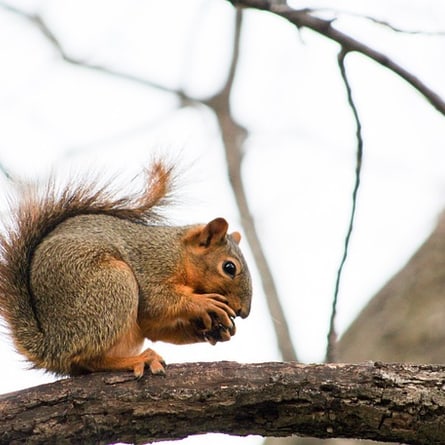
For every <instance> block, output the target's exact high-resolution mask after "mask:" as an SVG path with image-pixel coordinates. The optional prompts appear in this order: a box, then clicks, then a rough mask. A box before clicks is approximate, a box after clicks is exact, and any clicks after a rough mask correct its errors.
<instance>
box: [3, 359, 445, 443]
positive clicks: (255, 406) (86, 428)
mask: <svg viewBox="0 0 445 445" xmlns="http://www.w3.org/2000/svg"><path fill="white" fill-rule="evenodd" d="M444 381H445V366H434V365H402V364H382V363H371V362H369V363H367V364H361V365H345V364H329V365H301V364H297V363H293V362H292V363H262V364H244V365H240V364H237V363H233V362H220V363H195V364H183V365H172V366H170V367H169V368H168V375H167V377H166V378H162V377H159V376H150V375H147V376H144V377H143V378H141V379H140V380H135V379H134V377H133V376H132V375H131V374H129V373H121V374H113V373H102V374H93V375H88V376H82V377H77V378H73V379H67V380H61V381H59V382H56V383H52V384H49V385H42V386H39V387H35V388H31V389H27V390H24V391H20V392H16V393H12V394H7V395H4V396H1V398H0V412H1V416H0V443H2V444H3V443H5V444H6V443H8V444H12V443H19V442H26V443H27V444H40V443H45V444H48V443H57V444H61V443H113V442H130V443H141V442H149V441H157V440H162V439H178V438H183V437H186V436H188V435H191V434H198V433H205V432H222V433H228V434H235V435H248V434H258V435H275V436H289V435H291V434H301V435H305V436H307V435H308V436H316V437H320V438H327V437H356V438H368V439H375V440H386V441H391V442H403V443H408V444H419V445H420V444H425V445H426V444H429V445H431V444H439V443H445V391H444V388H443V383H444Z"/></svg>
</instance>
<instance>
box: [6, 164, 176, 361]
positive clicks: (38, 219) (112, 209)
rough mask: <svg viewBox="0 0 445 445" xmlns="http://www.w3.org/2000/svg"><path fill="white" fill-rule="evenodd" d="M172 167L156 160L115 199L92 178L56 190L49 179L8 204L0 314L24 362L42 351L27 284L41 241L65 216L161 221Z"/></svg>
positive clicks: (39, 356) (20, 192)
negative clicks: (137, 183)
mask: <svg viewBox="0 0 445 445" xmlns="http://www.w3.org/2000/svg"><path fill="white" fill-rule="evenodd" d="M172 182H173V169H172V167H170V166H167V165H166V164H165V163H164V162H161V161H157V162H154V163H153V164H152V166H151V167H150V169H149V170H147V171H146V184H145V187H144V190H143V191H142V192H140V193H139V194H135V195H132V196H128V197H124V198H118V197H116V194H115V193H114V191H113V189H112V187H111V185H110V186H102V187H98V186H97V185H96V184H95V181H90V182H88V181H85V182H84V183H81V184H68V185H67V186H65V187H64V188H63V189H61V190H59V189H58V188H57V186H56V185H55V181H50V182H49V183H48V185H47V186H46V188H45V189H44V190H42V191H38V190H37V189H35V188H32V187H23V188H21V189H20V190H18V192H17V197H18V200H17V203H13V205H11V209H10V213H11V222H10V223H9V224H6V227H5V228H4V230H3V232H2V233H1V235H0V315H1V316H2V317H3V319H4V320H5V321H6V323H7V327H8V328H9V330H10V333H11V336H12V338H13V341H14V344H15V346H16V348H17V350H18V351H19V352H21V353H22V354H24V355H25V356H26V357H27V358H28V359H29V360H30V361H32V362H34V363H37V364H39V362H41V361H42V354H44V352H45V350H46V349H47V345H46V344H45V338H44V335H43V332H42V326H41V325H40V322H39V319H38V317H37V316H36V301H35V298H34V295H33V292H32V290H31V286H30V265H31V262H32V259H33V255H34V252H35V250H36V248H37V246H38V245H39V244H40V243H41V242H42V240H43V239H44V238H45V237H46V236H47V235H48V234H49V233H50V232H52V231H53V230H54V229H55V228H56V227H57V226H59V225H60V224H61V223H62V222H64V221H65V220H67V219H69V218H71V217H75V216H78V215H94V214H97V215H109V216H113V217H116V218H120V219H123V220H126V221H132V222H137V223H143V224H147V223H150V224H153V223H158V222H160V221H162V217H161V215H160V212H159V209H160V208H161V207H162V206H163V205H164V204H166V203H167V201H168V198H169V194H170V191H171V188H172Z"/></svg>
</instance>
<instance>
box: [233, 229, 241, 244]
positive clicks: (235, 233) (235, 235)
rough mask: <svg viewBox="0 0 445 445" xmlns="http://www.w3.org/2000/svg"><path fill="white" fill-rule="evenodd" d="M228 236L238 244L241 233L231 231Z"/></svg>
mask: <svg viewBox="0 0 445 445" xmlns="http://www.w3.org/2000/svg"><path fill="white" fill-rule="evenodd" d="M230 236H231V237H232V239H233V241H235V243H236V244H239V243H240V241H241V233H239V232H232V233H231V234H230Z"/></svg>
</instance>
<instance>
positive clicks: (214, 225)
mask: <svg viewBox="0 0 445 445" xmlns="http://www.w3.org/2000/svg"><path fill="white" fill-rule="evenodd" d="M228 228H229V224H228V222H227V221H226V220H225V219H224V218H216V219H214V220H212V221H210V222H209V223H208V224H207V225H206V226H204V228H203V229H202V230H201V233H200V234H199V245H200V246H201V247H209V246H210V245H211V244H217V243H219V242H221V241H222V240H223V238H224V237H225V236H226V234H227V229H228Z"/></svg>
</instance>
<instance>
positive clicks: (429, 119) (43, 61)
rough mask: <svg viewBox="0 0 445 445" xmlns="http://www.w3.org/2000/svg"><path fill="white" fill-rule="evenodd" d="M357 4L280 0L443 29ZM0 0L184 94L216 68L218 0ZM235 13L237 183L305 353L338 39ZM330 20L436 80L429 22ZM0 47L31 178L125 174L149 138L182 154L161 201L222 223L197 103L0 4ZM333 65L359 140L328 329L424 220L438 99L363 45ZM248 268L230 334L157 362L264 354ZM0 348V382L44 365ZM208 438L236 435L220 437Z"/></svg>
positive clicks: (419, 232) (335, 185) (438, 177)
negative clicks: (175, 192) (87, 64)
mask: <svg viewBox="0 0 445 445" xmlns="http://www.w3.org/2000/svg"><path fill="white" fill-rule="evenodd" d="M375 3H376V2H371V1H364V0H363V1H361V2H356V1H352V0H351V1H346V0H344V1H341V2H339V1H335V2H334V1H324V2H321V1H320V2H302V1H298V2H297V1H295V2H294V4H295V5H296V6H297V7H308V6H311V7H312V6H320V7H326V8H329V7H334V6H335V7H337V8H339V9H342V10H349V11H355V12H359V13H366V14H373V15H375V16H376V17H378V18H381V19H387V20H390V21H391V23H392V24H394V25H396V26H399V27H402V28H407V29H424V30H430V31H435V30H442V31H445V5H444V4H443V3H442V2H437V1H433V0H431V1H420V0H419V1H411V2H409V4H407V2H406V1H403V2H402V1H395V0H392V1H391V2H377V3H378V4H377V5H376V4H375ZM9 4H11V5H14V6H16V7H22V8H24V9H26V10H28V11H39V12H41V13H42V15H43V17H44V18H45V20H47V21H48V23H49V24H50V26H51V27H52V29H53V31H54V33H55V34H56V35H57V36H58V38H59V39H60V42H61V43H62V44H63V45H64V47H65V48H66V50H67V51H69V52H70V54H72V55H73V56H75V57H79V58H82V59H86V60H88V61H91V62H94V63H98V64H103V65H107V66H112V67H115V68H117V69H121V70H125V71H128V72H130V73H132V74H135V75H139V76H141V77H145V78H147V79H149V80H152V81H154V82H157V83H159V84H161V85H165V86H167V87H172V88H178V87H181V86H182V87H184V88H185V89H186V91H187V92H188V93H189V94H190V95H193V96H196V97H199V98H205V97H207V96H209V95H211V94H212V93H214V92H216V90H217V88H218V86H220V85H221V83H222V82H223V81H224V78H225V74H226V72H227V62H228V60H229V57H230V52H229V44H230V42H231V32H232V27H233V10H232V8H231V6H230V5H229V4H228V3H227V2H225V1H223V0H211V1H204V0H200V1H198V0H187V1H184V0H176V1H169V2H156V1H150V0H147V1H143V2H140V1H136V0H126V1H124V0H120V1H117V0H107V1H105V0H93V1H91V0H89V1H86V0H76V1H73V0H58V1H55V0H41V1H38V0H27V1H25V0H21V1H19V0H15V1H14V0H11V1H10V2H9ZM244 25H245V26H244V29H243V34H242V51H241V60H240V65H239V71H238V74H237V78H236V84H235V91H234V96H233V98H232V105H233V111H234V115H235V116H236V118H237V119H239V121H240V122H241V123H242V124H243V125H245V126H246V127H247V128H248V129H249V130H250V132H251V134H250V137H249V139H248V141H247V143H246V157H245V162H244V166H243V168H244V177H245V181H246V187H247V190H248V195H249V199H250V203H251V206H252V211H253V214H254V216H255V219H256V223H257V227H258V231H259V233H260V236H261V239H262V241H263V243H264V247H265V249H266V252H267V255H268V259H269V261H270V265H271V267H272V270H273V272H274V274H275V277H276V281H277V284H278V287H279V291H280V294H281V297H282V301H283V305H284V306H285V310H286V315H287V317H288V321H289V324H290V327H291V331H292V336H293V339H294V341H295V345H296V348H297V351H298V354H299V357H300V358H301V359H302V360H303V361H307V362H311V361H320V360H322V359H323V356H324V350H325V337H326V331H327V321H328V317H329V313H330V304H331V299H332V294H333V288H334V282H335V274H336V269H337V267H338V263H339V260H340V258H341V255H342V246H343V239H344V234H345V230H346V226H347V222H348V218H349V211H350V204H351V202H350V199H351V198H350V195H351V191H352V186H353V180H354V177H353V173H354V162H355V138H354V133H355V128H354V121H353V119H352V114H351V111H350V109H349V108H348V106H347V104H346V98H345V90H344V86H343V84H342V82H341V78H340V75H339V72H338V68H337V65H336V55H337V52H338V47H337V46H336V45H335V44H332V43H330V42H327V41H326V40H325V39H323V38H321V37H319V36H317V35H315V34H314V33H312V32H310V31H302V32H301V33H298V32H297V31H296V30H295V28H294V27H293V26H291V25H289V24H288V23H287V22H285V21H283V20H280V19H279V18H277V17H273V16H271V15H269V14H267V13H259V12H255V11H247V12H246V14H245V23H244ZM336 26H338V27H340V28H341V29H343V30H345V31H347V32H349V33H351V35H353V36H355V37H356V38H359V39H361V40H363V41H364V42H366V43H368V44H370V45H373V46H374V47H375V48H377V49H380V50H381V51H384V52H385V53H387V54H388V55H390V56H393V57H394V58H395V60H397V61H398V62H399V63H401V64H402V65H403V66H405V67H408V68H410V69H411V70H412V71H413V72H414V73H415V74H417V75H418V76H419V77H420V78H421V79H422V80H424V81H425V82H427V84H428V85H429V86H431V87H432V88H434V89H435V90H436V91H437V93H438V94H440V95H441V96H442V97H445V85H444V82H443V79H444V78H445V58H444V57H443V55H444V51H445V37H438V36H422V35H403V34H397V33H394V32H391V31H389V30H387V29H385V28H383V27H380V26H378V25H375V24H370V23H368V22H366V21H364V20H361V19H357V18H353V17H343V18H342V19H339V20H338V22H337V23H336ZM0 55H1V62H0V63H1V69H0V128H1V131H0V162H1V163H2V164H3V165H4V166H6V167H7V168H8V169H9V170H10V171H11V172H12V173H13V174H14V175H16V176H19V177H21V178H23V179H27V180H29V179H34V180H35V179H39V178H43V177H44V176H45V175H46V174H47V173H48V171H49V170H51V169H55V170H56V171H59V172H60V174H61V175H62V176H63V175H66V172H67V171H69V170H76V169H77V170H85V169H89V168H93V167H95V168H97V169H103V170H104V172H105V173H108V172H109V171H116V170H123V171H124V172H125V175H127V174H130V175H131V174H132V173H133V172H135V171H137V170H139V169H140V168H141V166H142V165H143V164H144V162H145V161H146V159H148V158H149V157H150V153H151V152H152V150H153V149H155V150H157V151H162V152H164V151H165V152H168V153H171V152H173V153H179V157H181V158H182V159H183V160H184V165H186V166H190V165H191V167H190V168H187V169H186V170H187V171H186V174H185V178H184V184H185V186H184V191H183V192H182V196H183V197H184V204H183V205H182V206H181V207H180V208H178V209H175V211H174V212H173V214H174V217H175V219H176V220H177V221H178V223H190V222H198V221H206V220H209V219H211V218H213V217H215V216H225V217H226V218H227V219H228V220H229V221H230V223H231V227H232V228H233V229H237V230H238V229H240V222H239V218H238V215H237V212H236V208H235V206H234V201H233V199H232V197H231V194H230V189H229V187H228V182H227V180H226V178H225V164H224V157H223V152H222V147H221V142H220V140H219V135H218V131H217V127H216V123H215V119H214V117H213V116H212V114H211V113H210V112H209V111H208V110H206V109H205V108H203V107H202V108H194V109H181V110H178V109H177V100H176V99H175V97H174V96H172V95H170V94H168V93H164V92H162V91H157V90H154V89H149V88H145V87H142V86H140V85H136V84H134V83H131V82H128V81H125V80H118V79H114V78H111V77H107V76H106V75H102V74H100V73H95V72H91V71H88V70H86V69H83V68H80V67H73V66H69V65H67V64H66V63H64V62H63V61H61V60H60V58H59V57H58V55H57V53H56V51H55V50H54V49H53V48H52V47H51V46H50V45H49V44H48V42H47V41H46V40H45V39H44V38H43V37H42V35H41V34H40V33H39V31H38V30H37V29H36V28H34V27H33V26H32V25H30V24H29V23H28V22H27V21H26V20H23V19H21V18H19V17H17V16H16V15H13V14H11V13H7V12H6V11H4V10H3V9H1V8H0ZM347 68H348V74H349V77H350V79H351V84H352V87H353V94H354V98H355V99H356V102H357V106H358V111H359V113H360V116H361V119H362V124H363V133H364V139H365V147H364V150H365V156H364V165H363V176H362V187H361V190H360V195H359V205H358V214H357V221H356V224H355V232H354V235H353V238H352V245H351V251H350V256H349V259H348V262H347V264H346V268H345V274H344V278H343V282H342V286H341V294H340V300H339V314H338V321H337V325H338V328H339V330H340V331H343V330H344V329H345V328H346V327H347V325H348V324H349V323H350V322H351V321H352V319H353V318H354V316H355V315H356V314H357V312H358V311H359V310H360V309H361V308H362V307H363V305H364V304H365V303H366V302H367V301H368V299H369V298H370V297H371V296H372V295H373V294H374V293H375V292H376V291H377V290H378V289H379V288H380V287H381V286H382V285H383V284H384V283H385V281H386V280H387V279H388V278H389V277H390V276H391V275H392V274H393V273H394V272H395V271H397V270H398V269H399V268H400V267H401V266H402V265H403V264H404V262H406V261H407V259H408V258H409V256H410V255H411V254H412V253H413V252H414V250H415V249H416V248H417V247H418V246H419V244H420V243H421V242H422V241H423V239H424V238H425V237H426V236H427V235H428V233H429V232H430V230H431V229H432V227H433V226H434V224H435V220H436V217H437V215H438V213H439V212H440V211H441V210H442V208H443V207H444V195H445V174H444V173H445V150H444V141H445V120H444V118H443V116H441V115H439V114H438V113H436V112H435V111H434V109H433V108H432V107H431V106H430V105H429V104H428V103H427V102H426V101H425V100H424V99H423V98H422V97H420V95H419V94H418V93H416V92H415V91H413V90H412V89H411V88H410V87H409V86H407V85H406V84H405V83H404V82H403V81H402V80H401V79H399V78H398V77H396V76H395V75H393V74H391V73H389V72H388V71H386V70H384V69H382V68H380V67H378V66H376V65H375V64H373V63H372V62H370V61H368V60H366V59H364V58H363V57H361V56H358V55H352V56H351V57H348V59H347ZM1 183H2V185H3V187H2V190H4V193H3V194H1V195H2V196H1V198H2V197H3V196H5V194H6V191H7V188H8V186H7V183H6V182H5V181H4V178H1ZM1 198H0V199H1ZM244 248H245V250H246V251H247V254H248V255H249V253H248V249H247V247H246V245H245V244H244ZM249 259H250V255H249ZM250 263H251V264H252V261H251V260H250ZM252 269H254V268H253V265H252ZM252 272H253V275H254V285H255V292H254V301H253V310H252V313H251V316H250V317H249V318H248V319H246V320H242V321H240V322H238V331H237V334H236V336H235V337H234V338H233V339H232V341H230V342H229V343H225V344H221V345H217V346H215V347H211V346H209V345H192V346H181V347H178V346H169V345H165V344H159V345H156V350H157V351H158V352H160V353H161V354H162V355H164V357H165V358H166V360H167V362H177V361H199V360H237V361H243V362H254V361H267V360H277V359H279V356H278V352H277V350H276V347H275V339H274V334H273V331H272V325H271V322H270V317H269V315H268V313H267V310H266V306H265V302H264V296H263V294H262V292H261V288H260V281H259V279H258V276H257V274H256V272H255V270H252ZM259 338H260V339H261V342H259V341H258V339H259ZM253 345H254V346H253ZM0 353H1V354H2V357H3V363H4V366H2V369H1V370H0V377H1V378H0V390H1V391H2V392H9V391H13V390H16V389H19V388H23V387H26V386H31V385H36V384H39V383H42V382H45V381H49V380H50V377H49V376H44V375H43V374H42V373H41V372H37V371H29V370H26V369H25V366H24V365H23V363H22V362H21V359H20V357H19V356H18V355H16V354H15V353H14V352H13V351H12V349H11V347H10V345H9V343H8V341H7V339H6V338H3V339H2V341H1V343H0ZM206 440H207V439H205V438H204V439H201V440H200V439H198V438H196V437H195V438H190V439H188V440H187V441H186V443H201V441H202V442H203V443H204V442H205V441H206ZM215 440H216V439H215ZM241 440H242V442H243V443H252V444H253V443H259V439H257V438H251V439H240V442H241ZM218 441H220V442H221V443H237V442H236V441H235V439H234V438H224V437H220V436H218ZM218 443H219V442H218Z"/></svg>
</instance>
